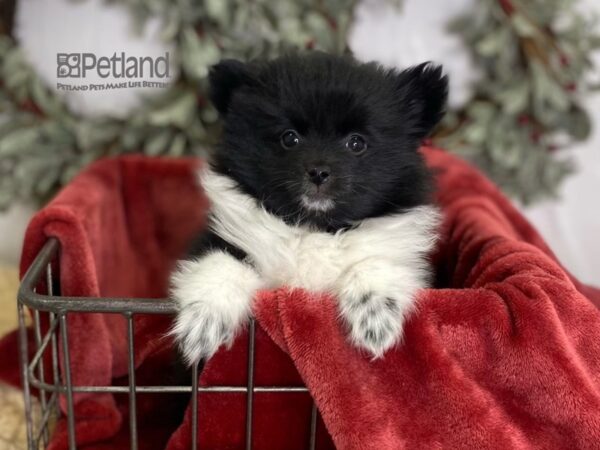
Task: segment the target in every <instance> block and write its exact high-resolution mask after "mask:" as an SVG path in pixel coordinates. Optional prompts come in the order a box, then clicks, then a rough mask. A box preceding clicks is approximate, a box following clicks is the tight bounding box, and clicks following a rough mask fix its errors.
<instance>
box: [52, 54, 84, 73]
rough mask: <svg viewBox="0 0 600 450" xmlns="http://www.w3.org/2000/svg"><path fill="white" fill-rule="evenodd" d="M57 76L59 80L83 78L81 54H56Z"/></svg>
mask: <svg viewBox="0 0 600 450" xmlns="http://www.w3.org/2000/svg"><path fill="white" fill-rule="evenodd" d="M56 76H57V77H58V78H80V77H81V54H80V53H57V54H56Z"/></svg>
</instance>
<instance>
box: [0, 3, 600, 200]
mask: <svg viewBox="0 0 600 450" xmlns="http://www.w3.org/2000/svg"><path fill="white" fill-rule="evenodd" d="M388 1H392V2H393V3H399V2H398V0H388ZM115 3H116V2H115ZM118 3H119V4H120V5H124V6H125V7H127V8H129V10H130V11H131V13H132V17H133V18H134V19H135V26H136V27H138V28H139V29H142V28H143V27H144V26H145V23H146V21H147V19H148V18H149V17H159V18H160V19H161V20H162V21H163V22H162V27H161V30H162V37H163V38H164V39H165V40H167V41H171V42H174V43H175V46H176V48H177V53H178V61H179V65H180V71H179V73H180V76H179V79H178V80H177V82H176V83H175V84H174V85H173V87H172V88H170V89H168V90H166V91H165V92H164V93H162V94H160V95H159V96H157V97H154V98H151V99H148V100H147V101H146V102H145V104H144V106H143V107H142V108H139V109H137V110H136V111H134V112H133V113H132V114H130V116H129V117H128V118H127V119H126V120H122V119H116V118H111V117H103V118H87V117H80V116H78V115H76V114H74V113H73V112H72V111H70V110H69V109H68V108H67V107H66V106H65V104H64V103H63V102H62V101H61V100H60V99H59V98H58V96H57V95H55V93H54V92H53V91H52V90H50V89H48V88H47V87H46V86H45V85H44V84H43V83H42V82H41V81H40V79H39V78H38V77H37V76H36V74H35V73H34V71H33V70H32V69H31V67H30V66H29V65H28V64H27V62H26V61H25V59H24V57H23V54H22V52H21V50H20V48H19V47H18V46H17V45H16V44H15V42H14V41H13V40H12V39H11V38H10V37H9V36H6V35H4V36H0V209H3V208H6V207H7V206H9V205H10V204H11V203H13V202H17V201H21V200H28V201H31V200H34V201H36V202H39V203H41V202H43V201H45V200H46V199H47V198H48V197H49V196H50V195H52V194H53V193H54V192H55V191H56V189H58V188H59V187H60V186H62V185H64V184H65V183H67V182H68V181H69V180H70V179H71V178H72V177H73V176H74V174H76V173H77V172H78V171H79V170H80V169H81V168H82V167H83V166H85V165H86V164H88V163H90V162H92V161H94V160H96V159H98V158H100V157H103V156H110V155H117V154H122V153H128V152H135V151H142V152H144V153H146V154H148V155H167V156H173V157H177V156H181V155H189V154H196V155H201V154H203V150H202V149H203V148H207V146H210V145H212V144H213V143H214V142H215V138H216V135H217V134H218V131H219V126H218V123H217V115H216V113H215V111H214V110H213V108H212V107H211V106H210V104H209V102H207V101H206V90H207V84H206V75H207V73H208V68H209V67H210V66H211V65H212V64H214V63H215V62H217V61H218V60H220V59H221V58H227V57H233V58H239V59H251V58H254V57H257V56H275V55H278V54H280V53H281V52H283V51H287V50H290V49H297V48H303V49H306V48H308V49H313V48H314V49H321V50H324V51H327V52H331V53H337V54H340V53H343V52H346V51H347V50H348V49H347V46H346V37H347V33H348V29H349V27H350V25H351V20H352V12H353V8H354V3H355V1H354V0H277V1H271V0H252V1H247V0H203V1H193V0H174V1H170V2H167V1H164V0H122V1H119V2H118ZM593 25H594V22H593V21H592V20H591V19H590V18H588V17H585V16H583V15H582V14H580V13H577V12H576V9H575V5H574V0H522V1H518V0H479V1H478V2H476V6H475V7H474V8H473V10H472V11H471V12H470V13H469V15H468V16H466V17H463V18H460V19H458V20H457V21H455V22H454V24H453V29H454V30H455V31H456V32H458V33H460V35H461V36H462V38H463V39H464V41H465V44H466V45H467V47H468V48H469V50H470V51H471V52H472V55H473V60H474V62H475V64H476V66H477V68H478V70H479V71H480V73H481V81H480V82H478V83H477V84H476V85H475V86H474V87H473V92H474V96H473V99H472V100H471V101H470V102H469V103H468V104H467V105H466V106H465V107H464V108H461V109H460V110H458V111H451V112H450V114H449V116H448V118H447V120H446V122H445V124H444V127H443V128H442V130H441V132H440V133H439V136H440V137H441V139H442V140H443V142H444V143H445V144H446V145H447V147H448V148H449V149H451V150H453V151H457V152H459V153H460V154H462V155H465V156H466V157H468V158H470V159H472V160H473V161H475V162H476V163H477V164H478V165H479V166H480V167H481V168H482V169H483V170H485V171H486V172H487V173H488V174H489V175H490V176H491V177H492V178H493V179H494V180H495V181H496V182H498V183H499V184H500V185H502V186H503V187H504V188H505V189H506V190H507V191H508V192H510V193H512V194H514V195H516V196H518V197H520V198H522V199H524V200H525V201H530V200H533V199H536V198H539V197H541V196H544V195H548V194H552V193H553V192H555V190H556V187H557V186H558V184H559V182H560V181H561V180H562V179H563V178H564V177H565V176H566V175H567V174H568V173H569V172H570V171H571V170H572V167H571V165H570V162H569V160H568V159H565V158H564V157H556V155H555V154H552V152H551V151H550V150H552V149H554V148H559V147H564V146H565V145H568V144H569V143H570V142H572V141H573V140H581V139H585V137H586V136H587V135H588V133H589V128H590V124H589V119H588V117H587V114H586V113H585V111H584V110H583V109H582V108H581V106H580V105H579V101H580V96H581V93H582V92H585V88H586V83H585V81H584V80H585V78H586V75H587V74H588V73H589V71H590V70H591V63H590V62H589V60H588V58H589V54H590V52H591V51H592V50H593V49H595V48H598V47H599V44H600V39H599V38H598V36H597V35H596V34H594V32H593V29H592V27H593Z"/></svg>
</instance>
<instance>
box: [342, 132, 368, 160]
mask: <svg viewBox="0 0 600 450" xmlns="http://www.w3.org/2000/svg"><path fill="white" fill-rule="evenodd" d="M346 147H347V148H348V150H350V151H351V152H352V153H354V154H356V155H359V154H361V153H363V152H364V151H365V150H366V149H367V142H366V141H365V139H364V138H363V137H362V136H359V135H358V134H353V135H352V136H350V139H348V142H346Z"/></svg>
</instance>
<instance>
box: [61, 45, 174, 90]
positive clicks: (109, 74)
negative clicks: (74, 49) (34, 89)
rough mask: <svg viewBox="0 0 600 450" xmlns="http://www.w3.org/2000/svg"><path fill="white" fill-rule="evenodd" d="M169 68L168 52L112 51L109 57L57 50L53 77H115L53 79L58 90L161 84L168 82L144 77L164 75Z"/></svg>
mask: <svg viewBox="0 0 600 450" xmlns="http://www.w3.org/2000/svg"><path fill="white" fill-rule="evenodd" d="M169 69H170V66H169V52H166V53H165V54H164V55H163V56H159V57H156V58H152V57H150V56H145V57H137V56H127V55H125V52H121V53H119V54H118V53H116V52H115V53H113V55H112V56H110V57H108V56H101V57H97V56H96V55H95V54H93V53H57V54H56V77H57V78H62V79H69V78H78V79H84V78H86V77H90V78H93V79H98V78H100V79H106V78H110V79H113V80H115V82H110V83H108V82H107V83H89V84H79V85H73V84H65V83H57V84H56V87H57V89H60V90H83V91H86V90H90V91H93V90H104V89H121V88H128V87H130V88H135V87H150V88H165V87H168V86H169V83H166V82H164V81H147V78H159V79H168V78H169V76H170V75H169ZM121 80H122V81H121ZM61 81H62V80H61Z"/></svg>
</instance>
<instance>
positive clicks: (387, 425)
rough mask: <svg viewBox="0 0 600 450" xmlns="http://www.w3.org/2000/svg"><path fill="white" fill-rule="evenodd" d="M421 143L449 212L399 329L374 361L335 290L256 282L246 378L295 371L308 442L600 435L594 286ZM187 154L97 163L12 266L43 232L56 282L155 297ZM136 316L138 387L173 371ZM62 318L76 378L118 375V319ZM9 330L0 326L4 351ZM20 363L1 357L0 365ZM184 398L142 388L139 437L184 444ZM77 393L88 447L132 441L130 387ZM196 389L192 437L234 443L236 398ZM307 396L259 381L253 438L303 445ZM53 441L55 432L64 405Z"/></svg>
mask: <svg viewBox="0 0 600 450" xmlns="http://www.w3.org/2000/svg"><path fill="white" fill-rule="evenodd" d="M423 152H424V154H425V156H426V158H427V161H428V163H429V165H430V166H431V167H432V168H433V169H434V170H436V172H437V179H438V195H437V197H438V198H437V199H438V202H439V203H440V205H441V206H442V208H443V210H444V214H445V221H444V225H443V239H442V241H441V244H440V247H439V249H438V251H437V253H436V255H434V261H435V264H436V267H437V280H436V288H435V289H430V290H426V291H423V292H422V295H421V298H420V301H419V308H418V313H417V314H415V315H414V317H413V318H412V319H411V320H410V321H409V322H408V324H407V325H406V329H405V339H404V342H403V345H402V346H401V347H399V348H398V349H396V350H394V351H391V352H389V353H388V354H387V355H386V357H385V358H384V359H382V360H377V361H371V360H370V359H369V357H368V356H361V355H360V354H359V353H358V352H357V351H355V350H354V349H353V348H352V347H351V346H350V345H349V344H348V343H347V341H346V339H345V333H344V330H343V329H342V328H341V326H340V324H339V321H338V320H337V313H336V309H335V301H334V300H333V299H331V298H326V297H322V296H319V295H315V294H309V293H306V292H302V291H294V292H292V293H287V292H286V291H284V290H279V291H275V292H263V293H261V294H260V295H259V298H258V299H257V302H256V305H255V314H256V317H257V320H258V323H259V325H260V327H259V328H258V339H257V356H256V377H255V383H256V385H259V386H260V385H300V384H301V383H305V384H306V385H307V386H308V388H309V389H310V391H311V393H312V395H313V397H314V398H315V400H316V403H317V405H318V408H319V410H320V412H321V414H322V418H323V419H322V422H319V426H318V439H317V441H318V443H317V448H318V449H325V448H333V446H334V444H335V447H337V448H341V449H355V448H361V449H363V448H364V449H378V450H380V449H400V448H419V449H428V448H473V449H484V448H501V449H513V448H514V449H529V448H545V449H552V448H555V449H564V448H569V449H574V448H582V449H583V448H599V444H598V442H600V312H599V311H598V309H597V307H596V306H595V305H594V303H596V305H599V304H600V292H599V291H598V290H595V289H593V288H589V287H586V286H583V285H581V284H580V283H578V282H577V281H576V280H575V279H574V278H573V277H571V276H569V275H568V274H567V273H566V272H565V271H564V269H562V268H561V266H560V264H559V263H558V262H557V261H556V259H555V257H554V256H553V254H552V253H551V252H550V250H549V249H548V247H547V246H546V245H545V244H544V242H543V241H542V240H541V238H540V237H539V235H538V234H537V233H536V232H535V230H534V229H533V228H532V227H531V226H530V225H529V224H528V223H527V222H526V221H525V220H524V219H523V217H522V216H521V215H520V214H519V213H518V212H517V211H516V210H515V209H514V208H513V207H512V206H511V205H510V204H509V202H508V201H507V200H506V199H505V198H504V197H503V196H502V195H501V194H500V193H499V192H498V190H497V189H496V188H495V187H494V186H493V185H492V184H491V183H490V182H488V181H487V180H486V179H485V178H484V177H483V176H481V175H480V174H479V173H478V172H477V171H476V170H474V169H473V168H471V167H470V166H468V165H467V164H465V163H464V162H462V161H460V160H459V159H457V158H456V157H453V156H451V155H449V154H446V153H444V152H442V151H440V150H436V149H433V148H424V149H423ZM194 165H195V163H194V162H193V161H191V160H183V161H182V160H180V161H174V160H166V159H149V158H144V157H139V156H134V157H126V158H119V159H113V160H107V161H102V162H99V163H96V164H94V165H93V166H92V167H90V168H89V169H88V170H86V171H85V172H84V173H82V174H81V175H80V176H79V177H77V178H76V179H75V180H74V181H73V182H72V183H71V185H69V186H68V187H67V188H66V189H65V190H63V192H62V193H61V194H59V196H58V197H57V198H56V199H55V200H54V201H52V202H51V203H50V205H49V206H47V207H46V208H45V209H44V210H42V211H41V212H40V213H38V214H37V215H36V217H35V218H34V219H33V221H32V223H31V225H30V227H29V229H28V232H27V237H26V243H25V249H24V252H23V258H22V267H21V268H22V270H25V269H26V268H27V267H28V265H29V264H30V263H31V261H32V259H33V258H34V256H35V254H36V253H37V251H38V250H39V249H40V247H41V245H42V244H43V242H44V240H45V239H46V238H47V236H57V237H58V238H59V239H60V241H61V243H62V253H61V267H60V273H61V283H62V289H63V293H65V294H69V295H88V296H96V295H102V296H132V297H135V296H156V297H160V296H163V295H164V294H165V288H166V280H167V275H168V273H169V271H170V269H171V268H172V266H173V263H174V261H175V260H176V259H177V257H179V256H180V255H181V254H182V252H183V250H184V248H185V245H186V242H187V241H188V240H189V238H190V237H191V236H192V235H193V233H194V232H195V230H197V229H199V228H200V227H201V225H202V222H203V210H204V205H205V204H204V200H203V199H202V196H201V195H200V194H199V193H198V192H197V191H196V189H195V188H194V181H193V175H192V168H193V167H194ZM135 320H136V336H135V337H136V347H137V349H136V358H135V360H136V367H137V378H138V385H144V384H160V383H171V382H173V380H172V378H170V376H169V375H168V374H169V373H170V371H169V369H170V367H171V364H172V359H173V358H172V355H173V352H172V350H171V342H170V341H169V339H166V338H165V337H164V332H165V331H166V330H167V329H168V326H169V318H167V317H160V316H138V317H136V319H135ZM69 324H70V333H69V337H70V342H71V358H72V360H73V378H74V382H75V383H77V384H110V383H113V384H126V383H127V377H126V375H127V365H126V355H127V353H126V345H125V343H126V339H125V322H124V319H123V318H122V317H120V316H114V315H99V314H95V315H83V314H76V315H71V316H70V318H69ZM13 337H14V336H9V337H7V338H5V339H4V340H3V341H2V342H0V352H5V353H0V354H2V355H6V357H3V358H2V359H3V360H8V359H10V358H9V357H11V356H12V355H13V354H14V340H13ZM271 339H272V340H271ZM246 341H247V337H246V336H242V337H240V338H239V339H238V341H237V342H236V344H235V345H234V348H233V349H232V350H230V351H221V352H220V353H219V354H217V355H216V356H215V358H213V359H212V360H211V361H210V362H209V363H208V365H207V367H206V368H205V370H204V372H203V374H202V376H201V383H202V384H204V385H214V384H225V383H226V384H236V385H244V383H245V379H246V359H245V352H246ZM273 341H274V342H275V343H273ZM16 372H17V371H16V362H14V363H11V364H4V365H3V366H2V368H0V377H2V378H4V379H11V378H12V379H14V375H15V373H16ZM177 399H179V401H175V400H177ZM187 400H188V399H187V398H186V396H185V395H182V396H179V397H177V396H176V395H175V396H165V395H157V394H145V395H144V394H140V395H138V407H139V409H140V411H139V413H138V418H139V421H140V424H139V436H140V440H141V444H140V448H141V449H154V448H156V449H159V448H168V449H170V450H175V449H187V448H189V446H190V414H189V410H187V411H185V413H184V409H185V407H186V403H187ZM76 404H77V405H76V410H77V421H76V422H77V423H76V427H77V440H78V442H79V443H80V444H85V446H84V448H89V449H119V448H123V449H126V448H129V443H128V430H127V420H126V419H127V398H126V397H121V396H110V395H106V394H104V395H79V396H77V397H76ZM199 404H200V415H199V427H200V433H199V443H200V448H209V449H223V448H232V449H233V448H243V447H242V444H243V439H244V420H245V396H244V395H243V394H201V395H200V398H199ZM310 405H311V403H310V398H309V397H308V396H307V395H306V394H260V393H259V394H256V398H255V420H254V425H253V426H254V428H253V429H254V444H255V446H254V448H257V449H286V450H288V449H296V448H298V449H300V448H306V444H307V433H308V427H309V416H310ZM51 448H53V449H62V448H66V436H65V423H64V421H60V422H59V424H58V427H57V431H56V433H55V434H54V437H53V439H52V444H51Z"/></svg>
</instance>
